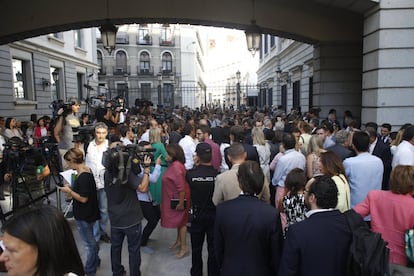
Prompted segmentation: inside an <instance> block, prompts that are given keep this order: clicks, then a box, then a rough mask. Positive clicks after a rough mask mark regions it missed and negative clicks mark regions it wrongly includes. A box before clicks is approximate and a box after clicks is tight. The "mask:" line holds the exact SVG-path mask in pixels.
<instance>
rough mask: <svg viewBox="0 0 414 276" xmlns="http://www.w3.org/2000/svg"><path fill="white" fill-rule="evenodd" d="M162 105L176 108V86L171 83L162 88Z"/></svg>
mask: <svg viewBox="0 0 414 276" xmlns="http://www.w3.org/2000/svg"><path fill="white" fill-rule="evenodd" d="M162 88H163V91H162V98H163V99H162V103H163V104H164V107H173V106H174V86H173V85H172V84H170V83H165V84H164V86H163V87H162Z"/></svg>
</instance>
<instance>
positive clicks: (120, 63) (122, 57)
mask: <svg viewBox="0 0 414 276" xmlns="http://www.w3.org/2000/svg"><path fill="white" fill-rule="evenodd" d="M115 59H116V70H115V72H114V74H116V73H120V74H124V73H126V72H127V56H126V54H125V52H124V51H118V52H116V58H115Z"/></svg>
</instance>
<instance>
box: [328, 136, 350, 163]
mask: <svg viewBox="0 0 414 276" xmlns="http://www.w3.org/2000/svg"><path fill="white" fill-rule="evenodd" d="M334 137H335V143H336V144H335V145H333V146H330V147H328V148H326V150H329V151H332V152H334V153H336V155H338V156H339V158H341V160H342V161H344V160H345V159H346V158H348V157H352V156H355V153H354V152H353V151H351V150H350V149H349V141H348V137H349V132H348V131H346V130H345V129H341V130H338V131H337V132H336V133H335V135H334Z"/></svg>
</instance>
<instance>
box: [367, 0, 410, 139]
mask: <svg viewBox="0 0 414 276" xmlns="http://www.w3.org/2000/svg"><path fill="white" fill-rule="evenodd" d="M364 17H365V20H364V40H363V41H364V47H363V81H362V120H363V122H368V121H373V122H377V123H378V124H382V123H390V124H391V125H392V126H393V129H392V130H393V131H396V130H398V128H399V127H400V126H401V125H402V124H404V123H406V122H410V123H413V118H414V108H413V106H414V1H412V0H400V1H379V4H378V5H377V6H376V7H375V8H374V9H372V10H370V11H369V12H367V13H366V14H365V16H364Z"/></svg>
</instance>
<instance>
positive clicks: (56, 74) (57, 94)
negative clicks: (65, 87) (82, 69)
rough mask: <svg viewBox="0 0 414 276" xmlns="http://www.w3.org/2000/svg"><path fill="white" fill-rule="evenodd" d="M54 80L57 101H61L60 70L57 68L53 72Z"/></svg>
mask: <svg viewBox="0 0 414 276" xmlns="http://www.w3.org/2000/svg"><path fill="white" fill-rule="evenodd" d="M52 79H53V82H54V84H55V89H56V90H55V91H56V99H59V70H58V69H57V68H55V70H53V72H52Z"/></svg>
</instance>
